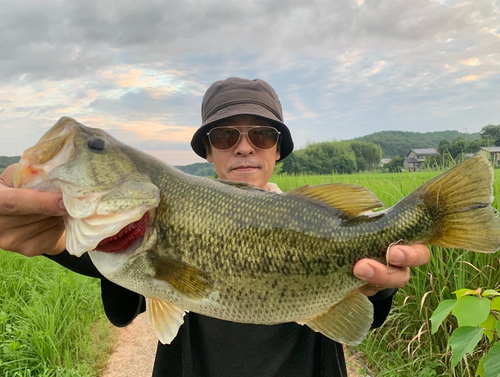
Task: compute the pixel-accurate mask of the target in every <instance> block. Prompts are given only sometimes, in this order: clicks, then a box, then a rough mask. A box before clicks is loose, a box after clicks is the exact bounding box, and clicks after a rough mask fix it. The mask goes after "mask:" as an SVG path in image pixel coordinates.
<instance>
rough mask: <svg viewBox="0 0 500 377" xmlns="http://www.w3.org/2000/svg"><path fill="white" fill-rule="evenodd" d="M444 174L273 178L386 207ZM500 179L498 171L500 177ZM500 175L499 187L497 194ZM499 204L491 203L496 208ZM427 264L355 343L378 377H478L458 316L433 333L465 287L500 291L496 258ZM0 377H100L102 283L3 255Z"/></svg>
mask: <svg viewBox="0 0 500 377" xmlns="http://www.w3.org/2000/svg"><path fill="white" fill-rule="evenodd" d="M437 174H438V173H437V172H422V173H394V174H368V173H366V174H356V175H331V176H326V175H324V176H314V175H304V176H293V177H288V176H280V175H276V176H273V177H272V179H271V181H272V182H275V183H276V184H278V186H279V187H280V188H281V189H282V190H284V191H288V190H290V189H292V188H295V187H300V186H303V185H306V184H309V185H317V184H322V183H333V182H340V183H350V184H356V185H360V186H364V187H366V188H369V189H371V190H372V191H373V192H374V193H375V194H376V195H377V196H378V197H379V198H380V199H381V200H382V201H383V202H384V203H385V205H386V206H387V207H389V206H392V205H394V204H395V203H396V202H397V201H398V200H400V199H401V198H402V197H404V196H405V195H407V194H408V193H410V192H411V191H412V190H413V189H415V188H417V187H418V186H420V185H421V184H422V183H424V182H426V181H428V180H429V179H431V178H432V177H434V176H435V175H437ZM499 177H500V175H499ZM498 188H499V179H498V178H497V179H496V181H495V193H496V194H498ZM498 204H499V203H498V199H495V202H494V205H495V206H496V208H498V207H499V206H498ZM431 252H432V259H431V262H430V263H429V264H428V265H427V266H423V267H420V268H415V269H413V271H412V278H411V281H410V283H409V284H408V285H407V286H406V287H404V288H402V289H400V290H399V292H398V293H397V295H396V297H395V300H394V305H393V310H392V312H391V314H390V315H389V317H388V319H387V321H386V322H385V324H384V325H383V326H382V327H381V328H380V329H377V330H375V331H373V332H371V333H370V335H369V337H368V338H367V339H366V340H365V341H364V342H363V343H362V344H361V345H360V346H359V347H357V350H358V351H362V352H364V353H365V354H366V356H367V360H368V362H369V364H370V365H369V366H370V368H371V369H372V371H373V372H374V375H375V376H377V377H389V376H391V377H392V376H418V377H427V376H454V377H458V376H460V377H464V376H465V377H469V376H470V377H472V376H474V372H475V365H476V363H477V360H478V358H479V357H477V356H474V357H468V359H467V361H466V362H462V363H461V364H460V365H459V366H458V367H457V368H455V370H450V369H449V367H448V366H449V365H450V357H451V352H450V350H449V349H447V347H446V344H447V341H448V337H449V336H450V334H451V331H452V328H453V327H454V326H455V325H456V324H455V323H453V320H448V321H447V322H445V326H444V327H445V328H446V329H447V331H444V330H443V329H442V328H441V329H440V330H439V331H438V333H437V334H435V335H433V336H430V331H429V329H430V324H429V317H430V315H431V314H432V311H433V309H434V308H436V307H437V304H438V302H439V301H441V300H444V299H447V298H451V294H452V292H453V291H454V290H456V289H459V288H464V287H467V288H472V289H476V288H478V287H483V288H498V287H499V273H498V269H499V255H498V253H497V254H493V255H491V254H490V255H482V254H478V253H471V252H465V251H463V250H450V249H445V248H439V247H433V248H432V250H431ZM0 271H1V279H0V376H4V377H34V376H43V377H59V376H61V377H62V376H65V377H66V376H70V377H71V376H89V377H91V376H92V377H93V376H99V374H100V372H101V370H102V368H103V366H104V365H105V363H106V359H107V357H108V355H109V352H110V343H111V341H110V340H109V325H108V323H107V320H106V318H105V316H104V313H103V309H102V305H101V302H100V294H99V285H98V282H97V281H96V280H95V279H91V278H87V277H83V276H80V275H77V274H75V273H73V272H70V271H68V270H66V269H64V268H62V267H60V266H58V265H57V264H55V263H53V262H51V261H49V260H47V259H45V258H43V257H39V258H32V259H27V258H24V257H21V256H18V255H15V254H12V253H7V252H3V251H1V250H0Z"/></svg>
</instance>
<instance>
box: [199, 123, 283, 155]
mask: <svg viewBox="0 0 500 377" xmlns="http://www.w3.org/2000/svg"><path fill="white" fill-rule="evenodd" d="M243 127H244V126H243ZM218 128H219V129H220V128H231V129H235V130H237V131H238V132H239V133H240V135H239V137H238V140H237V141H236V143H234V145H233V146H232V147H229V148H226V149H219V148H217V147H216V146H215V145H213V144H212V140H210V133H211V132H212V131H213V130H216V129H218ZM255 128H271V129H273V130H275V131H276V133H277V134H278V137H277V138H276V141H275V142H274V144H273V145H272V146H270V147H269V148H259V147H258V146H256V145H255V144H254V143H252V140H250V137H249V136H248V132H250V130H253V129H255ZM242 135H246V136H247V140H248V142H249V143H250V145H251V146H253V147H254V148H257V149H260V150H263V151H265V150H268V149H271V148H272V147H274V146H275V145H276V144H278V141H279V140H280V136H281V132H280V131H278V129H277V128H275V127H273V126H251V127H250V128H249V129H248V130H247V132H242V131H241V130H240V129H239V128H238V127H233V126H219V127H214V128H212V129H211V130H210V131H208V132H207V139H208V142H209V143H210V145H211V146H212V147H213V148H215V149H217V150H218V151H228V150H230V149H233V148H234V147H235V146H237V145H238V143H239V142H240V141H241V136H242Z"/></svg>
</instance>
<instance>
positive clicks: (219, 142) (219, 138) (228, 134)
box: [208, 127, 240, 150]
mask: <svg viewBox="0 0 500 377" xmlns="http://www.w3.org/2000/svg"><path fill="white" fill-rule="evenodd" d="M208 137H209V138H210V143H211V144H212V145H213V146H214V148H217V149H221V150H225V149H229V148H232V147H234V146H235V145H236V143H237V142H238V140H239V139H240V131H239V130H238V129H236V128H229V127H227V128H226V127H219V128H213V129H212V130H211V131H210V133H209V135H208Z"/></svg>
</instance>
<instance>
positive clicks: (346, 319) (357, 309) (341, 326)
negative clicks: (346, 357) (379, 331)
mask: <svg viewBox="0 0 500 377" xmlns="http://www.w3.org/2000/svg"><path fill="white" fill-rule="evenodd" d="M298 323H299V324H301V325H304V324H305V325H307V326H309V327H310V328H311V329H313V330H314V331H317V332H320V333H321V334H323V335H325V336H327V337H328V338H330V339H333V340H334V341H336V342H340V343H345V344H348V345H352V346H355V345H358V344H359V343H361V342H362V341H363V339H365V338H366V336H367V335H368V331H369V330H370V327H371V325H372V323H373V305H372V303H371V302H370V301H369V300H368V298H367V297H366V296H365V295H363V294H361V293H359V292H358V291H357V290H355V291H352V292H351V293H350V294H349V295H348V296H347V297H346V298H344V299H343V300H342V301H340V302H339V303H338V304H337V305H335V306H333V307H332V308H331V309H330V310H328V311H327V312H326V313H324V314H322V315H320V316H318V317H315V318H312V319H309V320H305V321H302V322H298Z"/></svg>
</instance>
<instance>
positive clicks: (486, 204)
mask: <svg viewBox="0 0 500 377" xmlns="http://www.w3.org/2000/svg"><path fill="white" fill-rule="evenodd" d="M408 198H413V200H416V201H419V202H420V203H422V201H423V204H425V207H426V210H427V211H428V213H430V214H432V218H433V231H432V236H431V237H430V239H429V240H426V241H427V242H428V243H429V244H433V245H439V246H444V247H450V248H463V249H467V250H472V251H477V252H482V253H492V252H495V251H497V250H498V249H499V248H500V218H499V217H498V212H497V210H495V209H494V208H493V207H492V206H491V203H492V201H493V169H492V168H491V166H490V164H489V162H488V160H486V159H484V158H482V157H480V156H474V157H471V158H469V159H467V160H465V161H464V162H462V163H460V164H458V165H456V166H455V167H453V168H451V169H450V170H448V171H447V172H445V173H443V174H441V175H439V176H437V177H436V178H434V179H432V180H431V181H429V182H427V183H425V184H424V185H422V186H421V187H419V188H418V189H417V190H415V191H414V192H413V193H412V194H410V195H409V196H408Z"/></svg>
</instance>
